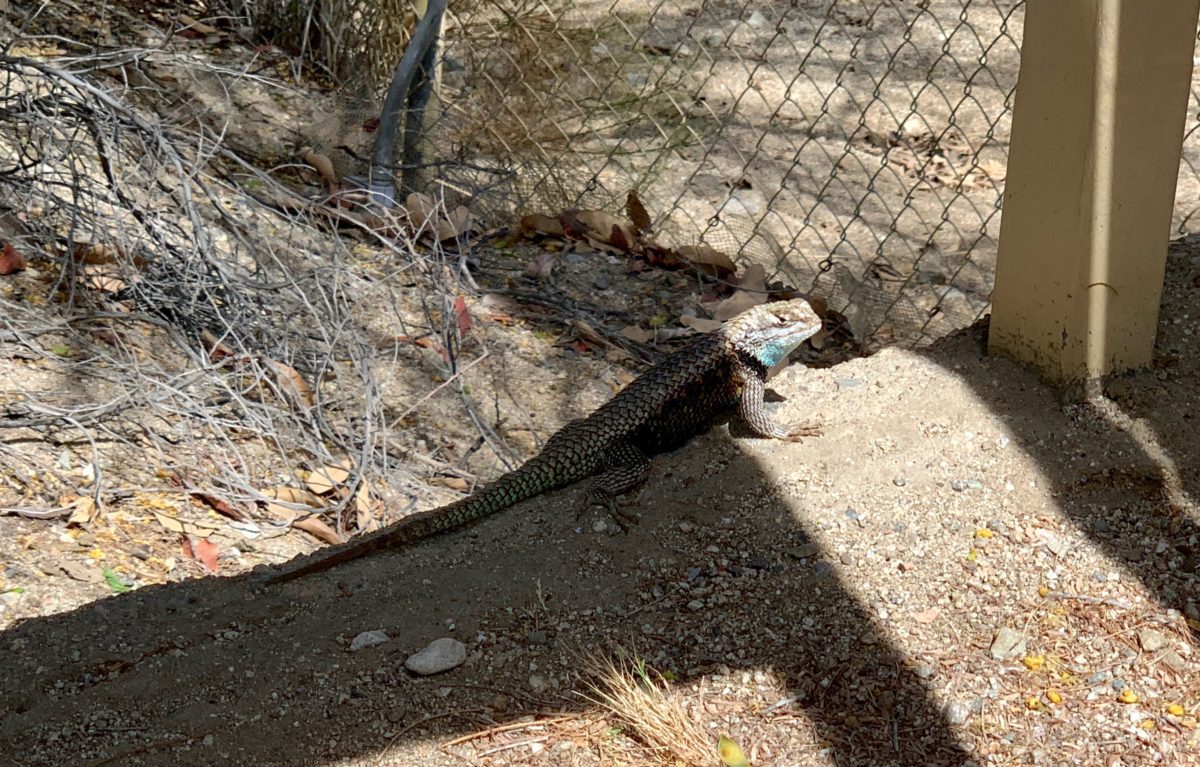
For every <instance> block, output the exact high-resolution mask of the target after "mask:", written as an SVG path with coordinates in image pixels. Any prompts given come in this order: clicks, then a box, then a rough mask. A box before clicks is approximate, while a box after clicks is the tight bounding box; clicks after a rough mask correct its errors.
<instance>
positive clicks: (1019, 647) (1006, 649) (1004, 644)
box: [990, 626, 1025, 660]
mask: <svg viewBox="0 0 1200 767" xmlns="http://www.w3.org/2000/svg"><path fill="white" fill-rule="evenodd" d="M990 652H991V654H992V657H993V658H995V659H996V660H1011V659H1013V658H1020V657H1021V656H1023V655H1024V654H1025V637H1024V636H1023V635H1022V634H1021V632H1019V631H1015V630H1013V629H1010V628H1009V627H1007V626H1003V627H1001V628H1000V630H999V631H997V632H996V638H995V639H993V640H992V646H991V648H990Z"/></svg>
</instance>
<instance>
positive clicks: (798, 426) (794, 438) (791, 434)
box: [784, 420, 825, 442]
mask: <svg viewBox="0 0 1200 767" xmlns="http://www.w3.org/2000/svg"><path fill="white" fill-rule="evenodd" d="M821 426H822V424H821V422H820V421H817V420H810V421H798V422H797V423H793V424H788V426H787V427H786V428H787V436H786V437H784V439H786V440H787V441H788V442H799V441H800V440H801V438H802V437H819V436H821V435H822V434H824V433H825V432H824V430H823V429H822V428H821Z"/></svg>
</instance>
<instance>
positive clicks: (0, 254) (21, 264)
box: [0, 242, 25, 276]
mask: <svg viewBox="0 0 1200 767" xmlns="http://www.w3.org/2000/svg"><path fill="white" fill-rule="evenodd" d="M24 268H25V257H24V256H22V255H21V254H20V252H19V251H18V250H17V248H16V246H14V245H13V244H12V243H11V242H6V243H4V246H3V247H0V276H4V275H9V274H14V273H16V272H19V271H21V270H22V269H24Z"/></svg>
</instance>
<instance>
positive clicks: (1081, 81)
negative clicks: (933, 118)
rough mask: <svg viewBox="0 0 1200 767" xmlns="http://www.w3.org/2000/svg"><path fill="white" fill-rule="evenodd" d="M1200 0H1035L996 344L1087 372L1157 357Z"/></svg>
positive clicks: (996, 299)
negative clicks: (1156, 342) (1155, 347)
mask: <svg viewBox="0 0 1200 767" xmlns="http://www.w3.org/2000/svg"><path fill="white" fill-rule="evenodd" d="M1198 9H1200V0H1162V1H1161V2H1159V1H1157V0H1156V1H1155V2H1146V0H1030V1H1029V2H1028V3H1027V4H1026V16H1025V37H1024V43H1023V45H1022V48H1021V74H1020V80H1019V83H1018V85H1017V97H1016V104H1015V107H1014V113H1013V133H1012V146H1011V149H1010V152H1009V162H1008V180H1007V182H1006V186H1005V190H1004V217H1003V221H1002V223H1001V226H1000V251H999V256H998V261H997V265H996V285H995V289H994V291H993V293H992V321H991V330H990V333H989V341H988V344H989V351H991V352H992V353H1000V354H1004V355H1007V356H1010V357H1014V358H1016V359H1018V360H1020V361H1023V362H1028V363H1032V364H1033V365H1034V366H1036V367H1037V368H1039V369H1040V370H1041V371H1042V372H1043V374H1045V375H1046V376H1047V377H1048V378H1050V379H1051V380H1054V381H1056V382H1060V383H1079V382H1084V381H1087V380H1091V379H1095V378H1097V377H1100V376H1103V375H1106V374H1109V373H1114V372H1120V371H1123V370H1128V369H1131V368H1136V367H1142V366H1145V365H1147V364H1148V363H1149V362H1150V357H1151V352H1152V351H1153V345H1154V334H1155V329H1156V326H1157V321H1158V304H1159V298H1160V294H1161V292H1162V280H1163V269H1164V266H1165V263H1166V255H1167V238H1168V232H1169V229H1170V225H1171V209H1172V205H1173V203H1174V197H1175V178H1176V174H1177V173H1178V172H1179V155H1180V149H1181V146H1182V141H1183V126H1184V118H1185V112H1186V110H1187V97H1188V87H1189V84H1190V82H1191V77H1192V55H1193V51H1194V48H1195V42H1196V22H1197V12H1198Z"/></svg>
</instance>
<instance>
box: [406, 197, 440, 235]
mask: <svg viewBox="0 0 1200 767" xmlns="http://www.w3.org/2000/svg"><path fill="white" fill-rule="evenodd" d="M404 209H405V210H406V211H407V212H408V220H409V221H410V222H411V223H412V225H413V228H415V229H423V228H424V227H425V224H427V223H430V222H431V220H432V219H433V218H434V217H435V216H436V215H437V203H436V202H434V200H433V198H432V197H430V196H429V195H427V194H424V193H422V192H413V193H411V194H409V195H408V197H405V198H404Z"/></svg>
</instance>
